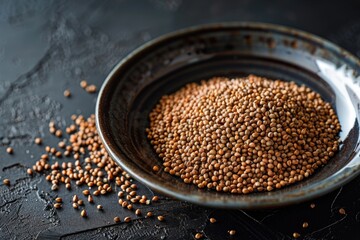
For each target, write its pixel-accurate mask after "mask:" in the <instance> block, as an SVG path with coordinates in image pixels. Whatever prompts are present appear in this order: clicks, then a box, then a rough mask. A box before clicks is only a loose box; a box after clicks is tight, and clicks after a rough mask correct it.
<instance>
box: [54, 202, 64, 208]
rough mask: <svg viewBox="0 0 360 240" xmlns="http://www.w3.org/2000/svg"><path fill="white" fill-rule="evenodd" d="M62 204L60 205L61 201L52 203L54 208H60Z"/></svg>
mask: <svg viewBox="0 0 360 240" xmlns="http://www.w3.org/2000/svg"><path fill="white" fill-rule="evenodd" d="M61 207H62V206H61V203H55V204H54V208H61Z"/></svg>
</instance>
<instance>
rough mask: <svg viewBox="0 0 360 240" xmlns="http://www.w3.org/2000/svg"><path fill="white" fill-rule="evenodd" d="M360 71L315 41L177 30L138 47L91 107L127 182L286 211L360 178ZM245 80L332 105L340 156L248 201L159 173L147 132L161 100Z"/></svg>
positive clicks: (238, 26)
mask: <svg viewBox="0 0 360 240" xmlns="http://www.w3.org/2000/svg"><path fill="white" fill-rule="evenodd" d="M359 72H360V63H359V60H358V59H356V58H355V57H353V56H352V55H351V54H349V53H348V52H346V51H344V50H343V49H341V48H339V47H338V46H336V45H334V44H332V43H330V42H328V41H326V40H324V39H321V38H319V37H316V36H314V35H311V34H308V33H305V32H302V31H299V30H294V29H291V28H287V27H282V26H277V25H271V24H263V23H223V24H212V25H205V26H198V27H192V28H188V29H185V30H180V31H177V32H174V33H171V34H168V35H165V36H162V37H159V38H157V39H155V40H153V41H150V42H148V43H146V44H145V45H143V46H141V47H140V48H138V49H137V50H135V51H134V52H132V53H131V54H130V55H128V56H127V57H126V58H124V59H123V60H122V61H121V62H120V63H119V64H118V65H117V66H115V68H114V69H113V70H112V72H111V73H110V74H109V76H108V77H107V79H106V81H105V83H104V84H103V86H102V89H101V91H100V95H99V98H98V102H97V106H96V121H97V128H98V131H99V134H100V137H101V139H102V141H103V142H104V144H105V147H106V149H107V150H108V151H109V153H110V155H111V156H112V158H113V159H114V160H115V161H116V162H117V163H118V164H119V165H120V166H121V167H122V168H123V169H124V170H126V171H127V172H128V173H129V174H130V175H131V176H133V177H134V178H135V179H137V180H139V181H140V182H142V183H144V184H146V185H147V186H149V187H150V188H152V189H154V190H156V191H159V192H160V193H163V194H166V195H168V196H172V197H174V198H177V199H181V200H185V201H189V202H193V203H196V204H201V205H206V206H211V207H221V208H241V209H249V208H262V207H275V206H284V205H287V204H291V203H297V202H301V201H305V200H309V199H311V198H314V197H317V196H320V195H323V194H325V193H327V192H329V191H331V190H333V189H335V188H337V187H339V186H340V185H342V184H344V183H346V182H348V181H350V180H351V179H353V178H354V177H355V176H356V175H357V174H358V173H359V172H360V156H359V152H360V150H359V149H360V147H359V142H360V141H359V115H360V77H359ZM248 74H255V75H259V76H265V77H268V78H271V79H282V80H285V81H295V82H296V83H298V84H305V85H307V86H308V87H310V88H311V89H313V90H314V91H316V92H318V93H320V94H321V96H322V97H323V98H324V99H325V100H326V101H328V102H330V103H331V104H332V106H333V108H334V109H335V110H336V112H337V114H338V117H339V120H340V123H341V127H342V131H341V133H340V138H341V140H342V144H341V146H340V150H339V152H338V153H337V154H336V155H335V156H334V157H332V158H331V159H330V161H329V162H328V164H327V165H325V166H324V167H322V168H320V169H319V170H318V171H316V173H315V174H314V175H313V176H311V177H309V178H307V179H305V180H303V181H301V182H299V183H297V184H293V185H290V186H287V187H285V188H283V189H280V190H276V191H272V192H260V193H252V194H248V195H241V194H226V193H219V192H216V191H211V190H204V189H198V188H197V187H196V186H194V185H189V184H185V183H183V181H182V180H181V179H180V178H178V177H174V176H171V175H170V174H168V173H166V172H164V171H163V168H162V167H161V168H160V171H159V172H153V171H152V167H153V166H154V165H159V166H162V161H161V159H160V158H159V157H158V156H157V155H156V153H155V152H154V150H153V148H152V146H151V145H150V143H149V141H148V140H147V137H146V133H145V129H146V128H147V127H148V125H149V119H148V116H149V113H150V111H151V110H152V108H153V107H154V106H155V104H156V103H157V102H158V101H159V99H160V98H161V96H163V95H165V94H169V93H172V92H174V91H176V90H178V89H179V88H181V87H182V86H184V85H185V84H186V83H189V82H197V81H200V80H204V79H209V78H211V77H213V76H226V77H241V76H246V75H248Z"/></svg>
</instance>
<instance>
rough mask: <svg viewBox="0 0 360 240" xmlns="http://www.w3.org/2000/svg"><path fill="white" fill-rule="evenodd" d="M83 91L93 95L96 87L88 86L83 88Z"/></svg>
mask: <svg viewBox="0 0 360 240" xmlns="http://www.w3.org/2000/svg"><path fill="white" fill-rule="evenodd" d="M85 90H86V91H87V92H88V93H95V92H96V86H95V85H93V84H92V85H89V86H87V87H86V88H85Z"/></svg>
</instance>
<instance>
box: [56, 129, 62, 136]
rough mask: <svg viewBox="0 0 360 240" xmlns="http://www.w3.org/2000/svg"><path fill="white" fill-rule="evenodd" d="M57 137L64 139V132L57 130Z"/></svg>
mask: <svg viewBox="0 0 360 240" xmlns="http://www.w3.org/2000/svg"><path fill="white" fill-rule="evenodd" d="M55 136H57V137H62V131H61V130H60V129H58V130H56V132H55Z"/></svg>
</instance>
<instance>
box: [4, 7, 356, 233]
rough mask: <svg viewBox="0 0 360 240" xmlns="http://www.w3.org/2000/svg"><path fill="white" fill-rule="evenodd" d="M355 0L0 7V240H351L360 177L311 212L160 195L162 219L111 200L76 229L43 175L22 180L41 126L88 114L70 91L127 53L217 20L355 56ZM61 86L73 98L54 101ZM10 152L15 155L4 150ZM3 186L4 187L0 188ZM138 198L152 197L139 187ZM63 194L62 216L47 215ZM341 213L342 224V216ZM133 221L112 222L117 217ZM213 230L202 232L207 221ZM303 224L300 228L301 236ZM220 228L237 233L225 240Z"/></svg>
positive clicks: (81, 94)
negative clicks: (205, 203) (299, 33)
mask: <svg viewBox="0 0 360 240" xmlns="http://www.w3.org/2000/svg"><path fill="white" fill-rule="evenodd" d="M359 9H360V2H358V1H341V2H339V1H333V2H332V1H325V0H318V1H309V0H303V1H280V0H276V1H266V0H263V1H250V0H243V1H236V0H233V1H215V0H213V1H210V0H198V1H185V0H183V1H182V0H143V1H131V0H122V1H121V0H113V1H94V0H87V1H56V0H52V1H51V0H47V1H44V0H43V1H40V0H24V1H12V0H3V1H0V182H1V183H0V239H36V238H38V239H59V238H61V239H165V238H166V239H193V238H194V237H193V236H194V234H195V233H196V232H202V233H203V234H204V237H205V238H207V239H231V238H232V239H291V238H292V233H293V232H299V233H300V234H301V238H303V239H308V240H310V239H359V236H360V191H359V188H360V177H358V178H356V179H355V180H353V181H352V182H350V183H349V184H347V185H346V186H344V187H342V188H340V189H338V190H336V191H334V192H332V193H330V194H328V195H326V196H324V197H321V198H319V199H315V200H313V201H312V202H313V203H315V204H316V207H315V208H314V209H311V208H310V206H309V205H310V202H306V203H302V204H298V205H293V206H289V207H284V208H277V209H268V210H261V211H260V210H259V211H241V210H232V211H224V210H216V209H206V208H203V207H199V206H195V205H193V204H190V203H186V202H180V201H176V200H173V199H169V198H166V197H161V200H160V202H159V203H157V204H152V205H149V206H145V207H143V208H142V209H143V212H145V211H147V210H152V211H154V213H156V214H162V215H164V216H165V217H166V221H164V222H159V221H157V220H155V218H144V217H137V218H136V217H135V215H133V214H132V213H131V212H129V211H127V210H124V209H123V208H121V207H120V206H119V205H118V204H117V203H116V202H117V196H116V195H115V194H112V195H109V196H107V197H100V198H95V201H96V203H101V204H102V205H103V206H104V209H105V210H104V212H103V213H98V212H97V210H96V208H95V207H92V206H89V205H86V209H87V211H88V214H89V217H88V218H87V219H83V218H81V217H80V215H79V212H78V211H76V210H74V209H73V208H72V207H71V203H70V201H71V196H72V195H73V194H74V193H80V188H79V189H77V188H75V187H74V188H73V190H72V191H71V192H69V191H67V190H66V189H65V188H64V187H63V186H62V188H61V189H60V190H59V191H58V192H52V191H51V190H50V184H49V183H48V182H47V181H45V179H44V176H42V175H40V174H36V175H35V176H34V177H29V176H28V175H27V174H26V169H27V168H28V167H30V166H32V165H33V164H34V163H35V162H36V161H37V160H38V158H39V157H40V155H41V154H42V152H43V148H44V145H43V146H37V145H34V144H33V140H34V138H35V137H38V136H40V137H42V138H43V140H44V144H46V145H55V144H56V143H57V141H58V139H56V138H55V137H54V136H51V135H50V134H49V133H48V122H49V120H51V119H54V120H55V121H56V122H57V124H59V125H60V126H65V125H66V124H68V123H70V122H71V120H70V116H71V114H73V113H76V114H79V113H81V114H83V115H85V116H88V115H90V114H92V113H94V108H95V101H96V95H91V94H88V93H86V92H85V91H84V90H83V89H81V88H80V86H79V82H80V81H81V80H82V79H86V80H87V81H88V82H89V83H94V84H95V85H97V86H98V87H100V86H101V84H102V82H103V80H104V79H105V77H106V75H107V74H108V72H109V71H110V70H111V68H112V67H113V66H114V65H115V64H116V63H117V62H118V61H119V60H120V59H121V58H123V57H124V56H125V55H126V54H127V53H129V52H130V51H131V50H133V49H134V48H136V47H137V46H139V45H141V44H142V43H144V42H146V41H148V40H150V39H153V38H154V37H156V36H159V35H161V34H163V33H166V32H169V31H173V30H176V29H179V28H183V27H187V26H192V25H196V24H203V23H210V22H221V21H262V22H269V23H277V24H283V25H287V26H292V27H296V28H300V29H303V30H306V31H309V32H312V33H314V34H318V35H320V36H322V37H325V38H327V39H330V40H332V41H334V42H335V43H337V44H339V45H340V46H342V47H344V48H345V49H348V50H349V51H351V52H352V53H354V54H355V55H357V56H359V57H360V15H359ZM67 88H69V89H70V90H71V92H72V97H71V98H69V99H67V98H64V96H63V91H64V90H65V89H67ZM8 146H12V147H13V148H14V154H13V155H8V154H7V153H6V148H7V147H8ZM4 178H9V179H10V181H11V186H10V187H7V186H5V185H3V184H2V180H3V179H4ZM139 191H140V192H144V193H147V194H148V195H153V194H155V193H153V192H152V191H151V190H149V189H148V188H146V187H145V186H142V185H140V190H139ZM57 195H59V196H61V197H62V198H63V199H64V201H65V203H64V208H63V209H62V210H55V209H54V208H53V207H52V202H53V199H54V198H55V197H56V196H57ZM341 207H343V208H344V209H345V210H346V215H341V214H339V212H338V210H339V208H341ZM116 215H118V216H121V217H124V216H127V215H130V216H132V217H133V219H134V221H133V222H132V223H130V224H129V223H120V224H113V217H114V216H116ZM210 217H215V218H216V219H217V220H218V221H217V223H215V224H210V223H209V221H208V219H209V218H210ZM304 221H306V222H308V223H309V227H308V228H306V229H303V228H302V223H303V222H304ZM229 229H235V230H236V235H235V236H233V237H230V236H229V235H228V233H227V231H228V230H229Z"/></svg>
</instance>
